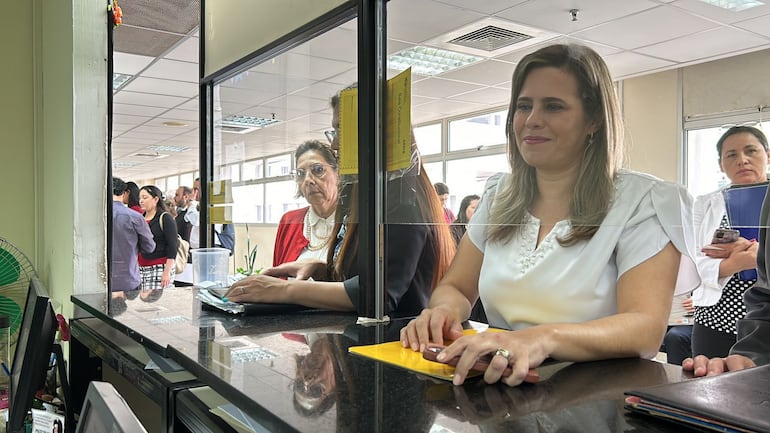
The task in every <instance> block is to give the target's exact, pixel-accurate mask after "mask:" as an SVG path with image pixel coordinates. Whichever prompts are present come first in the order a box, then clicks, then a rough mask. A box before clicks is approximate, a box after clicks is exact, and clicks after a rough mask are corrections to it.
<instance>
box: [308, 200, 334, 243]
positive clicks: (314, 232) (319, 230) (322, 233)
mask: <svg viewBox="0 0 770 433" xmlns="http://www.w3.org/2000/svg"><path fill="white" fill-rule="evenodd" d="M311 212H313V208H312V207H311V208H309V209H308V210H307V212H306V213H305V221H304V224H305V238H306V239H307V240H308V244H307V249H308V250H310V251H318V250H320V249H321V248H323V247H325V246H326V241H327V240H328V239H329V236H331V234H332V227H331V224H330V223H329V219H331V220H332V221H334V213H333V212H332V214H331V215H329V217H328V218H321V217H318V221H317V222H316V224H315V225H313V226H311V225H310V213H311ZM313 215H316V213H315V212H313ZM316 216H317V215H316ZM319 226H322V227H319ZM314 241H315V242H314Z"/></svg>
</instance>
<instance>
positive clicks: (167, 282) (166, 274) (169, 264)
mask: <svg viewBox="0 0 770 433" xmlns="http://www.w3.org/2000/svg"><path fill="white" fill-rule="evenodd" d="M173 267H174V259H168V260H166V264H165V265H163V275H161V277H160V287H161V288H162V289H165V288H166V287H168V286H172V285H174V282H173V281H171V269H172V268H173Z"/></svg>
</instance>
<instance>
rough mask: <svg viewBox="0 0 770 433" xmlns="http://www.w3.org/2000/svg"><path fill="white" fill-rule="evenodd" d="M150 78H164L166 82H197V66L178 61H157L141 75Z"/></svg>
mask: <svg viewBox="0 0 770 433" xmlns="http://www.w3.org/2000/svg"><path fill="white" fill-rule="evenodd" d="M143 75H144V76H146V77H151V78H165V79H167V80H178V81H188V82H191V83H197V82H198V65H197V64H195V63H190V62H180V61H178V60H168V59H159V60H158V61H157V62H155V63H153V64H152V65H150V67H149V68H147V70H146V71H145V72H144V74H143Z"/></svg>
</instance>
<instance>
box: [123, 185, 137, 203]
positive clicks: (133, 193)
mask: <svg viewBox="0 0 770 433" xmlns="http://www.w3.org/2000/svg"><path fill="white" fill-rule="evenodd" d="M126 188H127V189H128V203H127V204H128V207H135V206H139V185H137V184H135V183H134V182H131V181H128V182H126Z"/></svg>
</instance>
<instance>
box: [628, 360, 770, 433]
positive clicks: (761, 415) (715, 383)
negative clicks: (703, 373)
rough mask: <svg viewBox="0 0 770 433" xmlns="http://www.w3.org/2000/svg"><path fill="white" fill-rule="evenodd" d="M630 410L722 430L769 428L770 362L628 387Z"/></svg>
mask: <svg viewBox="0 0 770 433" xmlns="http://www.w3.org/2000/svg"><path fill="white" fill-rule="evenodd" d="M625 394H626V405H625V407H626V408H627V409H629V410H632V411H635V412H640V413H644V414H647V415H651V416H654V417H656V418H661V419H666V420H669V421H673V422H678V423H682V424H686V425H690V426H697V427H699V428H701V429H708V430H713V431H719V432H770V365H765V366H761V367H755V368H749V369H746V370H741V371H735V372H729V373H723V374H721V375H718V376H709V377H701V378H697V379H690V380H686V381H684V382H675V383H668V384H664V385H657V386H652V387H649V388H641V389H635V390H631V391H627V392H626V393H625Z"/></svg>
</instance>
